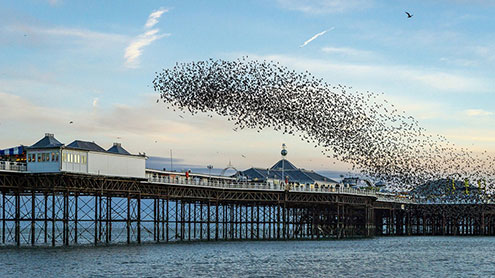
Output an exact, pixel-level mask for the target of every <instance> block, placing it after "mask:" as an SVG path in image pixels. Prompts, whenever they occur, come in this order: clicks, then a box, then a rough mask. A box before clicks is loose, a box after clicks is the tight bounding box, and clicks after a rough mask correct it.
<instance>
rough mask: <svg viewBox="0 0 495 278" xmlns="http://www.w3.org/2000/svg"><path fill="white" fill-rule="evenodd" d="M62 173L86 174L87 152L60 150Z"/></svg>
mask: <svg viewBox="0 0 495 278" xmlns="http://www.w3.org/2000/svg"><path fill="white" fill-rule="evenodd" d="M62 171H65V172H72V173H84V174H87V173H88V151H78V150H71V149H63V150H62Z"/></svg>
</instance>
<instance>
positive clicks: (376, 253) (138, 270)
mask: <svg viewBox="0 0 495 278" xmlns="http://www.w3.org/2000/svg"><path fill="white" fill-rule="evenodd" d="M0 277H42V278H46V277H495V238H493V237H381V238H373V239H357V240H328V241H253V242H249V241H243V242H240V241H238V242H201V243H200V242H197V243H176V244H168V245H167V244H144V245H130V246H127V245H118V246H117V245H116V246H100V247H90V246H86V247H84V246H79V247H68V248H67V247H59V248H46V247H38V248H21V249H18V248H14V247H2V248H0Z"/></svg>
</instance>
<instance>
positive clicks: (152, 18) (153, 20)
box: [144, 8, 168, 28]
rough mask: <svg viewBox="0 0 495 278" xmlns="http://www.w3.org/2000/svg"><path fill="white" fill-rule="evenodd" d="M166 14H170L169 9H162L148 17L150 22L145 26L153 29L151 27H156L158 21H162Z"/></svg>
mask: <svg viewBox="0 0 495 278" xmlns="http://www.w3.org/2000/svg"><path fill="white" fill-rule="evenodd" d="M166 12H168V9H164V8H160V9H158V10H156V11H154V12H152V13H151V14H150V15H149V16H148V21H146V24H145V25H144V27H146V28H151V27H153V26H155V25H156V24H157V23H158V19H160V17H161V16H162V14H163V13H166Z"/></svg>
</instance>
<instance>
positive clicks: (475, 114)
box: [464, 109, 493, 117]
mask: <svg viewBox="0 0 495 278" xmlns="http://www.w3.org/2000/svg"><path fill="white" fill-rule="evenodd" d="M464 113H465V114H466V115H467V116H469V117H478V116H491V115H493V112H490V111H486V110H483V109H467V110H464Z"/></svg>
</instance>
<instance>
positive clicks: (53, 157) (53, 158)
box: [52, 152, 55, 161]
mask: <svg viewBox="0 0 495 278" xmlns="http://www.w3.org/2000/svg"><path fill="white" fill-rule="evenodd" d="M52 161H55V153H53V152H52Z"/></svg>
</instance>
